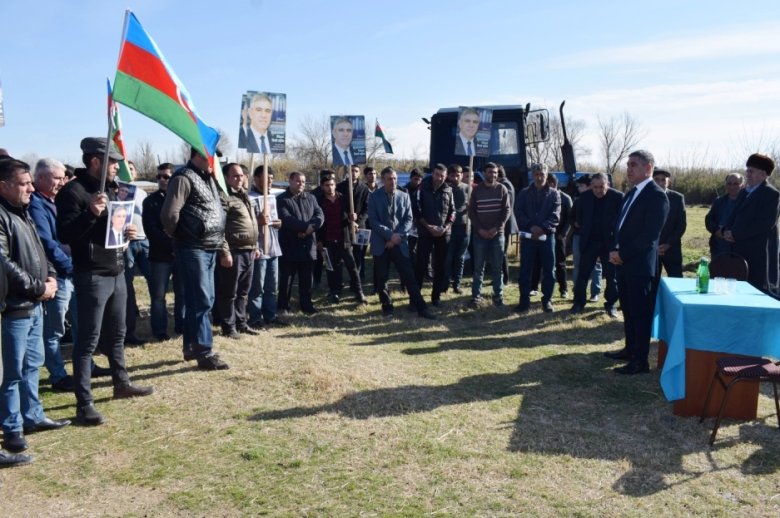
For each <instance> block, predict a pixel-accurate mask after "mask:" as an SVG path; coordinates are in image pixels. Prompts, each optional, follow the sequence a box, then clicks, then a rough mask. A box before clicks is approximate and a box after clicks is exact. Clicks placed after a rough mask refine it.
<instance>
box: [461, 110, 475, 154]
mask: <svg viewBox="0 0 780 518" xmlns="http://www.w3.org/2000/svg"><path fill="white" fill-rule="evenodd" d="M478 130H479V112H478V111H477V110H475V109H474V108H465V109H464V110H463V111H462V112H461V113H460V116H459V117H458V134H457V136H456V137H455V154H456V155H466V156H475V155H476V152H477V140H476V138H475V137H476V136H477V131H478Z"/></svg>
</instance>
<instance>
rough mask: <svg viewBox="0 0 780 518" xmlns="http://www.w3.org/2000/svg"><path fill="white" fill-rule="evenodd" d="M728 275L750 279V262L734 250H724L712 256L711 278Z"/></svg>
mask: <svg viewBox="0 0 780 518" xmlns="http://www.w3.org/2000/svg"><path fill="white" fill-rule="evenodd" d="M715 277H726V278H729V279H737V280H738V281H746V280H748V264H747V261H745V258H744V257H742V256H741V255H739V254H736V253H734V252H724V253H722V254H718V255H716V256H715V257H713V258H712V262H711V263H710V278H711V279H714V278H715Z"/></svg>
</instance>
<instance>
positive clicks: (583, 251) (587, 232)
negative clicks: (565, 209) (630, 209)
mask: <svg viewBox="0 0 780 518" xmlns="http://www.w3.org/2000/svg"><path fill="white" fill-rule="evenodd" d="M622 200H623V195H622V194H621V193H620V192H618V191H617V190H615V189H612V188H610V187H609V179H608V178H607V175H605V174H604V173H596V174H594V175H593V177H592V178H591V181H590V189H589V190H587V191H584V192H583V193H582V194H580V197H579V198H578V201H577V228H579V236H580V238H579V241H578V242H577V244H578V245H579V247H580V249H579V254H578V256H579V261H580V264H579V267H578V270H579V278H578V279H577V280H576V281H575V284H574V304H573V305H572V307H571V310H570V312H571V313H572V314H576V313H580V312H581V311H582V310H583V309H584V308H585V303H586V302H587V298H586V295H585V291H586V288H587V286H588V280H590V275H591V272H592V271H593V268H594V267H595V266H596V261H597V260H599V259H601V264H602V274H603V276H604V277H605V278H606V280H607V289H606V292H605V303H604V309H605V310H606V312H607V315H609V316H610V317H612V318H616V317H617V310H616V309H615V302H617V300H618V289H617V278H616V276H615V265H614V264H612V263H611V262H609V252H610V251H611V250H612V245H613V244H614V241H615V237H614V236H615V225H616V224H617V220H618V215H619V214H620V204H621V202H622Z"/></svg>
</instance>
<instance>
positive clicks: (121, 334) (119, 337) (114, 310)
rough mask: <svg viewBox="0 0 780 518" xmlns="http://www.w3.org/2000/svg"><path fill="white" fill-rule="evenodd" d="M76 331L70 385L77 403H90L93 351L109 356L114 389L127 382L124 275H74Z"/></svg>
mask: <svg viewBox="0 0 780 518" xmlns="http://www.w3.org/2000/svg"><path fill="white" fill-rule="evenodd" d="M73 287H74V291H75V294H76V307H77V308H78V311H77V318H78V330H79V332H78V333H77V336H76V343H75V344H73V382H74V385H75V390H74V392H75V394H76V403H77V404H78V406H84V405H87V404H89V403H92V385H91V382H92V354H93V353H94V352H95V350H96V349H98V348H99V349H100V352H102V353H103V354H105V355H106V356H107V357H108V366H109V368H110V369H111V381H112V382H113V384H114V386H115V387H116V386H122V385H127V384H128V383H130V377H129V376H128V374H127V368H126V366H125V349H124V344H125V329H126V327H125V310H126V307H127V283H126V282H125V276H124V274H121V273H120V274H119V275H111V276H104V275H94V274H92V273H89V272H78V273H76V274H75V275H74V276H73Z"/></svg>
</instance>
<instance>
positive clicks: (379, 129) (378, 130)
mask: <svg viewBox="0 0 780 518" xmlns="http://www.w3.org/2000/svg"><path fill="white" fill-rule="evenodd" d="M374 137H377V138H381V139H382V145H383V146H384V147H385V153H388V154H390V155H392V154H393V146H391V145H390V142H388V140H387V139H386V138H385V132H384V131H382V126H380V125H379V120H377V121H376V128H374Z"/></svg>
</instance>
